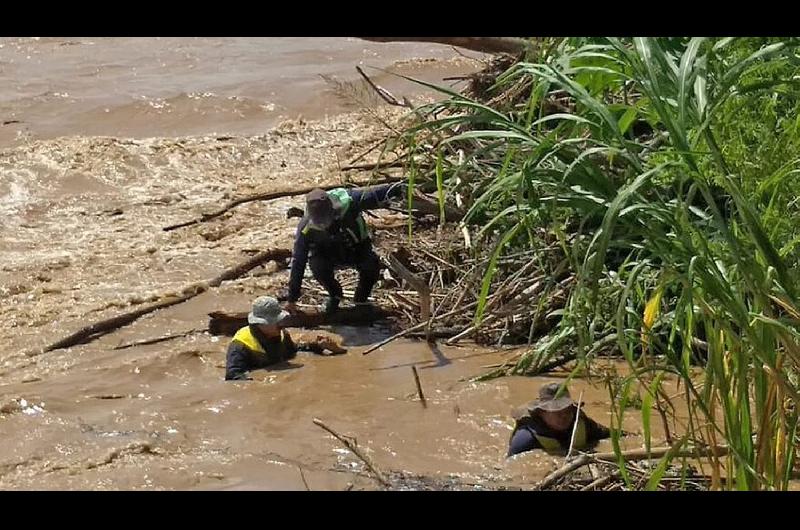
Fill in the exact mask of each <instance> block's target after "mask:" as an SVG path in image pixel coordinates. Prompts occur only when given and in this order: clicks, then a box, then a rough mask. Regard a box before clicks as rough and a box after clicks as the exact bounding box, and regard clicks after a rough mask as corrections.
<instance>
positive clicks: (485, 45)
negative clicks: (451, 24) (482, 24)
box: [360, 37, 531, 55]
mask: <svg viewBox="0 0 800 530" xmlns="http://www.w3.org/2000/svg"><path fill="white" fill-rule="evenodd" d="M360 38H361V39H362V40H368V41H371V42H432V43H435V44H448V45H450V46H456V47H458V48H466V49H467V50H473V51H476V52H484V53H510V54H512V55H515V54H518V53H522V52H524V51H525V50H527V49H528V48H529V47H530V46H531V42H530V41H528V40H525V39H521V38H518V37H360Z"/></svg>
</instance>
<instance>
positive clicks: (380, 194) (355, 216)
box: [288, 184, 405, 302]
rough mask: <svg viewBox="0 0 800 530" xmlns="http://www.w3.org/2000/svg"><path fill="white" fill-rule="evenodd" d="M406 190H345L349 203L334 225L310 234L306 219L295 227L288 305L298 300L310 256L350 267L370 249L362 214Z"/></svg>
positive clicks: (391, 186) (389, 187) (398, 187)
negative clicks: (348, 264)
mask: <svg viewBox="0 0 800 530" xmlns="http://www.w3.org/2000/svg"><path fill="white" fill-rule="evenodd" d="M404 191H405V186H403V185H399V184H385V185H383V186H374V187H371V188H356V189H352V190H347V193H348V195H350V198H351V203H350V206H349V208H348V209H347V211H346V212H345V214H344V216H343V217H341V218H339V219H337V220H336V221H334V222H333V223H332V224H331V225H330V226H329V227H328V228H327V229H326V230H318V229H311V230H309V228H310V227H309V219H308V215H306V216H304V217H303V218H302V219H301V220H300V223H299V224H298V225H297V233H296V235H295V240H294V249H293V250H292V270H291V274H290V277H289V295H288V301H289V302H296V301H297V299H298V298H300V286H301V283H302V281H303V275H304V274H305V271H306V263H307V262H308V256H309V253H310V254H311V255H314V256H317V257H321V258H323V259H330V260H331V261H332V262H334V263H350V262H351V261H352V260H353V258H354V257H356V256H359V255H362V253H363V252H364V251H365V250H368V249H370V248H371V246H372V243H371V241H370V238H369V234H367V233H366V225H365V224H364V218H363V216H362V215H361V212H363V211H365V210H374V209H376V208H382V207H384V206H386V203H387V202H388V201H389V200H390V199H392V198H397V197H399V196H401V195H402V194H403V193H404Z"/></svg>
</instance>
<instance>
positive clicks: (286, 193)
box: [162, 177, 403, 232]
mask: <svg viewBox="0 0 800 530" xmlns="http://www.w3.org/2000/svg"><path fill="white" fill-rule="evenodd" d="M401 180H403V177H385V178H382V179H379V180H375V181H373V182H369V183H364V184H363V185H377V184H388V183H390V182H398V181H401ZM359 185H362V184H359ZM340 187H342V185H341V184H328V185H322V186H309V187H306V188H297V189H291V190H282V191H269V192H264V193H256V194H254V195H246V196H244V197H239V198H238V199H234V200H232V201H230V202H229V203H228V204H226V205H225V206H223V207H222V208H220V209H219V210H216V211H214V212H211V213H207V214H203V215H201V216H200V217H198V218H196V219H192V220H191V221H185V222H183V223H178V224H174V225H170V226H165V227H164V228H162V230H163V231H165V232H169V231H170V230H175V229H176V228H183V227H185V226H192V225H196V224H200V223H204V222H206V221H210V220H211V219H215V218H217V217H219V216H220V215H222V214H224V213H225V212H227V211H229V210H232V209H233V208H236V207H237V206H239V205H240V204H245V203H248V202H254V201H271V200H273V199H280V198H282V197H295V196H297V195H305V194H307V193H309V192H311V191H312V190H315V189H317V188H322V189H324V190H332V189H334V188H340Z"/></svg>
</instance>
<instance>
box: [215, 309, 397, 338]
mask: <svg viewBox="0 0 800 530" xmlns="http://www.w3.org/2000/svg"><path fill="white" fill-rule="evenodd" d="M392 316H395V314H394V313H392V312H390V311H387V310H385V309H382V308H379V307H366V306H362V307H358V306H356V307H347V308H341V309H338V310H337V311H336V312H334V313H330V314H328V313H324V312H322V311H317V310H314V311H303V312H298V313H295V314H293V315H290V316H289V317H287V318H286V319H285V320H284V321H283V322H281V326H282V327H287V328H316V327H319V326H328V325H345V326H368V325H370V324H374V323H375V322H379V321H381V320H386V319H388V318H390V317H392ZM208 317H209V320H208V332H209V333H211V334H212V335H224V336H228V337H231V336H233V335H234V334H235V333H236V332H237V331H238V330H239V329H240V328H243V327H244V326H246V325H247V312H226V311H214V312H212V313H209V314H208Z"/></svg>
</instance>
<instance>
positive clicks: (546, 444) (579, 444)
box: [534, 418, 586, 451]
mask: <svg viewBox="0 0 800 530" xmlns="http://www.w3.org/2000/svg"><path fill="white" fill-rule="evenodd" d="M534 434H535V436H536V440H538V441H539V444H541V446H542V449H544V450H545V451H559V450H564V449H567V447H563V446H562V445H561V442H559V441H558V440H556V439H555V438H550V437H549V436H542V435H541V434H536V432H535V431H534ZM570 435H572V431H570ZM572 447H573V448H575V449H581V448H583V447H586V422H585V421H583V419H582V418H581V420H580V421H579V422H578V428H577V429H576V431H575V441H574V442H573V444H572Z"/></svg>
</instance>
